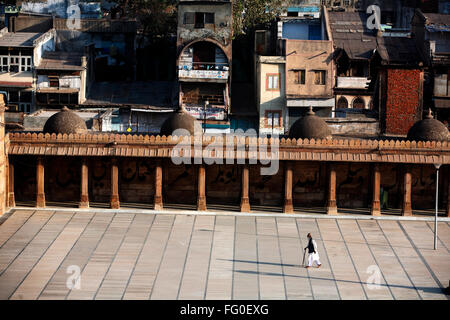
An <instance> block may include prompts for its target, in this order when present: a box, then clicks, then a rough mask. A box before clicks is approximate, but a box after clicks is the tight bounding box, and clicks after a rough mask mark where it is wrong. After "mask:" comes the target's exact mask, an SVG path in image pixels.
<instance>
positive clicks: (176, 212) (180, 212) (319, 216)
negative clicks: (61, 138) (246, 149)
mask: <svg viewBox="0 0 450 320" xmlns="http://www.w3.org/2000/svg"><path fill="white" fill-rule="evenodd" d="M14 210H33V211H61V212H94V213H96V212H109V213H141V214H165V215H203V216H237V217H241V216H244V217H279V218H304V219H344V220H345V219H346V220H391V221H434V217H404V216H388V215H384V216H371V215H360V214H346V215H327V214H314V213H306V214H305V213H268V212H257V211H254V212H250V213H245V212H233V211H194V210H173V209H165V210H150V209H133V208H123V209H102V208H88V209H78V208H60V207H47V208H33V207H15V208H11V209H10V210H9V211H8V212H5V213H4V214H7V213H9V212H13V211H14ZM0 217H1V216H0ZM438 221H439V222H450V218H447V217H438Z"/></svg>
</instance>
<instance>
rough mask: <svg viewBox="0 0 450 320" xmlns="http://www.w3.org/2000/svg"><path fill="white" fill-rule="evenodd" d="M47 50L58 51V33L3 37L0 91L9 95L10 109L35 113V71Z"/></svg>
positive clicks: (6, 34)
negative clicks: (56, 40)
mask: <svg viewBox="0 0 450 320" xmlns="http://www.w3.org/2000/svg"><path fill="white" fill-rule="evenodd" d="M46 51H55V30H53V29H52V30H50V31H48V32H46V33H28V32H21V33H10V32H8V31H7V30H6V28H5V29H3V30H2V31H1V34H0V62H1V66H0V67H1V73H0V91H3V92H6V100H7V105H8V107H9V109H10V110H15V111H20V112H25V113H30V112H32V111H34V109H35V107H34V105H35V100H34V95H35V91H36V81H35V80H36V78H35V72H36V70H35V68H36V66H38V65H39V64H40V63H41V60H42V56H43V54H44V52H46Z"/></svg>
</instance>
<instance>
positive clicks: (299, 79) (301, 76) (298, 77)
mask: <svg viewBox="0 0 450 320" xmlns="http://www.w3.org/2000/svg"><path fill="white" fill-rule="evenodd" d="M291 72H292V73H293V74H294V83H295V84H305V70H292V71H291Z"/></svg>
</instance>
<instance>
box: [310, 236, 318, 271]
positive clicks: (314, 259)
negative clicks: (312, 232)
mask: <svg viewBox="0 0 450 320" xmlns="http://www.w3.org/2000/svg"><path fill="white" fill-rule="evenodd" d="M312 243H313V246H314V251H316V253H314V252H312V253H310V254H309V256H308V267H312V265H313V264H314V262H316V263H317V265H318V266H319V265H321V263H320V257H319V251H318V250H317V244H316V241H315V240H313V241H312Z"/></svg>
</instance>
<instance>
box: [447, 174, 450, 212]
mask: <svg viewBox="0 0 450 320" xmlns="http://www.w3.org/2000/svg"><path fill="white" fill-rule="evenodd" d="M447 217H449V218H450V166H447Z"/></svg>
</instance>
